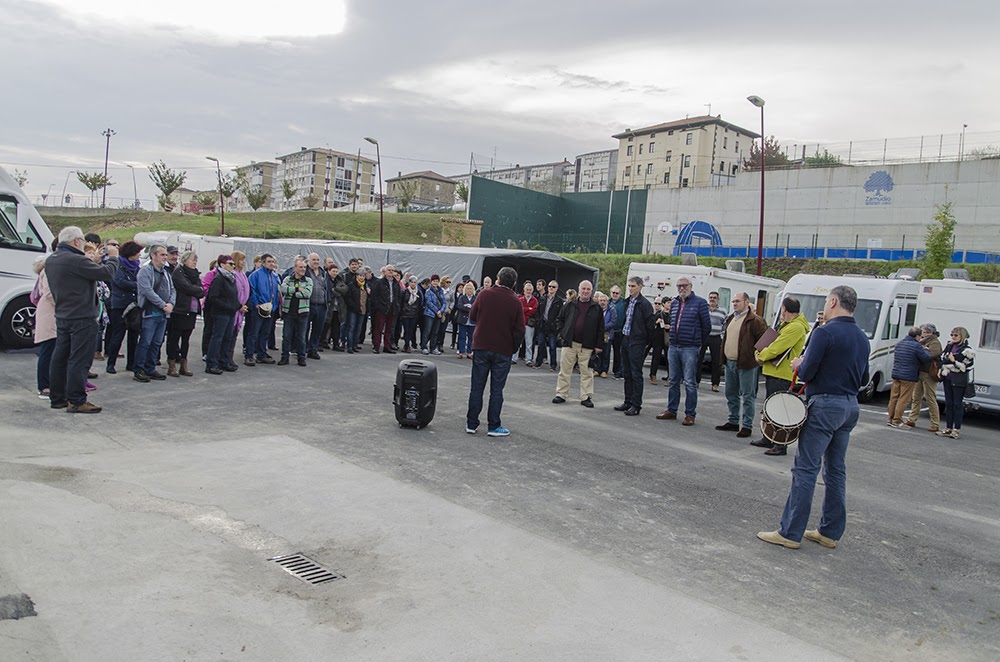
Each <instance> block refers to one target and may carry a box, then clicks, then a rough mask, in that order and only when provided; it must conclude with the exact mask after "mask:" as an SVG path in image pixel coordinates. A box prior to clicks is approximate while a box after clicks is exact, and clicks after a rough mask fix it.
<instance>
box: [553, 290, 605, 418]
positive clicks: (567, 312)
mask: <svg viewBox="0 0 1000 662" xmlns="http://www.w3.org/2000/svg"><path fill="white" fill-rule="evenodd" d="M577 293H578V296H577V298H576V300H574V301H569V302H567V303H566V304H565V305H564V306H563V308H562V312H561V313H560V314H559V318H558V322H559V344H560V345H562V358H561V359H560V360H559V378H558V379H557V380H556V397H554V398H552V402H553V403H554V404H557V405H558V404H562V403H564V402H566V398H567V397H568V396H569V382H570V378H571V377H572V376H573V366H575V365H576V366H579V368H580V404H581V405H583V406H584V407H587V408H593V407H594V401H593V400H592V399H591V396H593V395H594V371H593V370H591V369H590V365H589V364H590V356H591V354H593V353H594V352H600V351H601V345H602V344H603V342H604V311H602V310H601V306H600V305H599V304H598V303H597V302H596V301H594V299H593V297H592V295H593V293H594V285H593V283H591V282H590V281H589V280H585V281H582V282H581V283H580V285H579V287H578V288H577Z"/></svg>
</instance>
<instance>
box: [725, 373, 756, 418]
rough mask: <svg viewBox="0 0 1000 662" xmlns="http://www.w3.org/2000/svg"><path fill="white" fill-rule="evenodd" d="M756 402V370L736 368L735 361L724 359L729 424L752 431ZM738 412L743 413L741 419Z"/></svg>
mask: <svg viewBox="0 0 1000 662" xmlns="http://www.w3.org/2000/svg"><path fill="white" fill-rule="evenodd" d="M756 400H757V368H748V369H743V368H737V367H736V361H732V360H730V359H726V404H727V405H729V422H730V423H732V424H733V425H736V424H739V426H740V427H741V428H745V429H747V430H753V415H754V405H756ZM740 410H742V411H743V416H742V418H741V417H740Z"/></svg>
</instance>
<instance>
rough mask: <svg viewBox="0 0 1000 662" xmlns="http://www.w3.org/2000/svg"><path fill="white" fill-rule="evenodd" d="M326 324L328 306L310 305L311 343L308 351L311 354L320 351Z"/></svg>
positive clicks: (307, 347)
mask: <svg viewBox="0 0 1000 662" xmlns="http://www.w3.org/2000/svg"><path fill="white" fill-rule="evenodd" d="M324 324H326V305H325V304H320V305H316V304H309V342H308V344H307V345H306V349H307V350H309V351H310V352H318V351H319V341H320V338H322V337H323V325H324Z"/></svg>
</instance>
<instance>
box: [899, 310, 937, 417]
mask: <svg viewBox="0 0 1000 662" xmlns="http://www.w3.org/2000/svg"><path fill="white" fill-rule="evenodd" d="M919 340H920V344H921V345H923V346H924V349H926V350H927V353H928V354H930V356H931V361H930V362H928V363H926V364H921V365H920V379H919V380H917V383H916V385H915V386H914V387H913V398H912V400H911V401H910V415H909V416H907V417H906V420H905V421H903V425H905V426H906V427H908V428H912V427H916V425H917V419H918V418H919V417H920V406H921V402H922V401H924V400H926V401H927V413H928V415H929V416H930V417H931V426H930V427H929V428H927V429H928V430H930V431H931V432H937V431H938V430H939V429H941V428H940V426H941V410H940V409H939V408H938V401H937V385H938V382H937V373H938V368H939V367H940V366H939V365H935V364H936V363H938V361H937V360H936V359H937V358H938V357H939V356H941V353H942V352H943V351H944V348H942V347H941V341H940V340H938V330H937V327H936V326H934V325H933V324H929V323H928V324H921V325H920V339H919Z"/></svg>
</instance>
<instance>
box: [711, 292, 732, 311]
mask: <svg viewBox="0 0 1000 662" xmlns="http://www.w3.org/2000/svg"><path fill="white" fill-rule="evenodd" d="M705 294H706V296H707V295H708V293H707V292H706V293H705ZM719 308H722V309H723V310H725V311H726V312H727V313H731V312H733V293H732V292H731V291H730V290H729V288H728V287H720V288H719Z"/></svg>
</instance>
